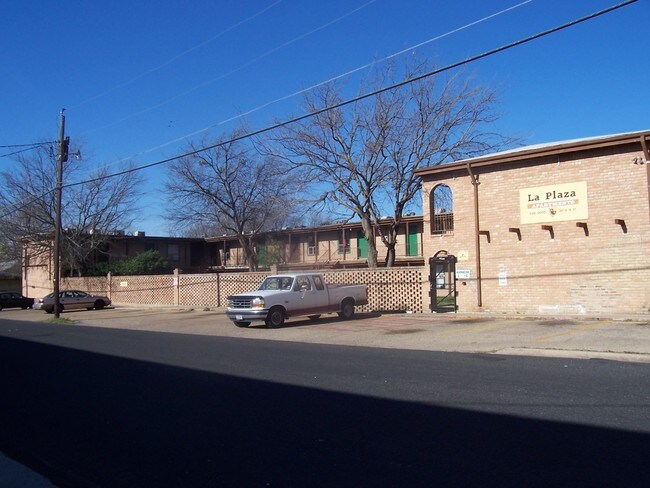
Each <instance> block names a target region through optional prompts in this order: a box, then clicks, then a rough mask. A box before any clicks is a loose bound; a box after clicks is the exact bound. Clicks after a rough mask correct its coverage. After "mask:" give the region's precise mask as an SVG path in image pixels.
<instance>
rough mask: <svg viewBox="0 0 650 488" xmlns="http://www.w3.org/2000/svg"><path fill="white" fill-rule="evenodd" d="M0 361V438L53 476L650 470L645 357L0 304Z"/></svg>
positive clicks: (299, 478) (377, 477) (152, 482)
mask: <svg viewBox="0 0 650 488" xmlns="http://www.w3.org/2000/svg"><path fill="white" fill-rule="evenodd" d="M253 332H254V331H253ZM244 333H246V331H244ZM0 357H1V358H2V363H3V364H2V371H3V373H2V376H1V383H0V388H1V390H0V391H2V392H3V400H2V402H0V414H1V415H0V419H1V420H0V425H1V427H2V428H1V429H0V448H1V449H2V450H3V451H4V452H6V453H7V454H8V455H10V456H11V457H13V458H15V459H18V460H19V461H21V462H23V463H25V464H27V465H28V466H30V467H32V468H33V469H35V470H36V471H38V472H40V473H43V474H45V475H46V476H48V477H49V478H50V479H52V480H53V481H54V482H55V484H57V485H58V486H61V487H64V486H82V487H85V486H88V487H94V486H110V487H115V486H117V487H119V486H129V487H130V486H424V485H426V486H432V485H463V486H479V485H480V486H497V485H498V486H523V485H525V486H549V485H563V486H567V485H569V486H645V485H646V484H647V479H649V477H650V467H649V466H648V463H647V459H649V458H650V447H649V446H650V442H649V441H650V408H649V407H650V365H649V364H643V363H634V362H620V361H605V360H580V359H567V358H539V357H523V356H504V355H498V354H497V355H494V354H492V355H487V354H458V353H445V352H436V351H420V350H401V349H389V348H368V347H358V346H357V347H350V346H340V345H327V344H305V343H299V342H287V341H278V340H272V341H270V340H260V339H249V338H239V337H221V336H214V335H212V336H210V335H200V334H194V333H192V334H179V333H174V334H171V333H161V332H154V331H147V330H124V329H123V328H117V327H115V328H103V327H99V326H97V325H94V326H70V325H50V324H42V323H37V322H25V321H20V322H16V321H11V320H6V319H4V317H3V318H2V319H0Z"/></svg>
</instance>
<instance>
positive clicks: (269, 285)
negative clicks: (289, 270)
mask: <svg viewBox="0 0 650 488" xmlns="http://www.w3.org/2000/svg"><path fill="white" fill-rule="evenodd" d="M292 286H293V278H292V277H291V276H270V277H268V278H266V279H265V280H264V281H263V282H262V284H261V285H260V287H259V289H260V290H291V287H292Z"/></svg>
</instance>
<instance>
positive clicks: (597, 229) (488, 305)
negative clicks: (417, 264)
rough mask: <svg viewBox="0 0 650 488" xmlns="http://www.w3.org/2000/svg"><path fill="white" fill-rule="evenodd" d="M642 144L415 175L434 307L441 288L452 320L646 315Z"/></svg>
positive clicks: (535, 149) (619, 142) (614, 138)
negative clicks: (453, 310) (480, 314)
mask: <svg viewBox="0 0 650 488" xmlns="http://www.w3.org/2000/svg"><path fill="white" fill-rule="evenodd" d="M649 145H650V131H643V132H635V133H627V134H619V135H611V136H604V137H595V138H589V139H580V140H572V141H564V142H558V143H551V144H542V145H537V146H528V147H523V148H519V149H516V150H511V151H506V152H502V153H497V154H492V155H488V156H484V157H479V158H473V159H468V160H464V161H457V162H454V163H451V164H446V165H442V166H434V167H427V168H422V169H420V170H419V171H418V174H419V176H420V177H421V178H422V181H423V192H422V193H423V212H424V232H423V249H424V252H423V254H424V256H426V257H432V256H437V257H438V259H436V260H435V262H434V261H430V263H431V266H432V267H433V269H432V273H431V275H432V278H431V279H432V287H431V288H432V295H433V298H432V300H433V301H435V298H436V297H435V295H436V293H437V294H438V295H442V294H444V293H442V292H440V291H439V290H444V289H447V290H449V291H450V293H451V295H456V305H457V308H458V310H459V311H486V312H487V311H489V312H496V313H520V314H551V315H552V314H589V315H591V316H594V315H598V314H599V313H603V314H611V313H622V314H648V313H650V259H649V254H650V253H649V251H650V204H649V201H650V187H649V182H650V163H649V160H650V154H649V151H648V146H649ZM454 278H455V280H454ZM436 289H438V290H436Z"/></svg>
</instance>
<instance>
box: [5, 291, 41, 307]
mask: <svg viewBox="0 0 650 488" xmlns="http://www.w3.org/2000/svg"><path fill="white" fill-rule="evenodd" d="M33 304H34V299H33V298H27V297H24V296H22V295H21V294H20V293H15V292H13V291H3V292H0V310H2V309H3V308H22V309H23V310H24V309H26V308H31V306H32V305H33Z"/></svg>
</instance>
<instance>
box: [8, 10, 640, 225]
mask: <svg viewBox="0 0 650 488" xmlns="http://www.w3.org/2000/svg"><path fill="white" fill-rule="evenodd" d="M637 1H638V0H627V1H625V2H622V3H619V4H616V5H613V6H611V7H608V8H605V9H603V10H599V11H597V12H594V13H591V14H589V15H586V16H584V17H580V18H579V19H576V20H573V21H571V22H567V23H565V24H561V25H559V26H557V27H553V28H551V29H547V30H545V31H542V32H539V33H537V34H533V35H531V36H528V37H525V38H523V39H520V40H518V41H514V42H511V43H509V44H505V45H503V46H501V47H498V48H495V49H490V50H488V51H484V52H483V53H481V54H477V55H474V56H471V57H468V58H465V59H463V60H461V61H457V62H455V63H452V64H448V65H446V66H444V67H442V68H438V69H434V70H431V71H428V72H426V73H422V74H420V75H417V76H413V77H410V78H406V79H404V80H402V81H400V82H397V83H393V84H391V85H388V86H386V87H383V88H378V89H376V90H373V91H371V92H368V93H364V94H362V95H358V96H356V97H353V98H349V99H347V100H343V101H341V102H339V103H336V104H333V105H330V106H327V107H323V108H321V109H318V110H315V111H313V112H309V113H306V114H303V115H300V116H297V117H293V118H291V119H288V120H285V121H282V122H278V123H275V124H272V125H269V126H266V127H264V128H261V129H257V130H255V131H251V132H248V133H246V134H242V135H240V136H236V137H233V138H230V139H228V140H226V141H222V142H219V143H216V144H211V145H208V146H205V147H202V148H199V149H196V150H193V151H189V152H186V153H183V154H179V155H176V156H173V157H170V158H166V159H162V160H159V161H155V162H152V163H148V164H144V165H140V166H135V167H133V168H129V169H126V170H123V171H118V172H116V173H112V174H109V175H104V176H100V177H97V178H90V179H87V180H84V181H80V182H75V183H68V184H64V185H61V188H71V187H74V186H79V185H83V184H87V183H94V182H97V181H103V180H105V179H109V178H115V177H118V176H122V175H125V174H128V173H134V172H136V171H142V170H145V169H149V168H153V167H156V166H160V165H163V164H166V163H169V162H172V161H176V160H178V159H181V158H185V157H189V156H195V155H197V154H200V153H202V152H205V151H209V150H211V149H215V148H217V147H220V146H224V145H226V144H231V143H233V142H237V141H240V140H244V139H249V138H251V137H255V136H258V135H260V134H264V133H266V132H270V131H273V130H276V129H279V128H282V127H285V126H287V125H290V124H294V123H296V122H300V121H302V120H305V119H308V118H311V117H314V116H316V115H320V114H322V113H325V112H328V111H330V110H336V109H338V108H341V107H344V106H347V105H350V104H353V103H356V102H359V101H361V100H365V99H367V98H370V97H373V96H376V95H379V94H381V93H384V92H387V91H391V90H395V89H397V88H401V87H402V86H405V85H408V84H411V83H414V82H416V81H419V80H423V79H425V78H428V77H431V76H434V75H437V74H440V73H443V72H445V71H449V70H452V69H454V68H458V67H460V66H463V65H465V64H469V63H472V62H474V61H478V60H480V59H483V58H486V57H488V56H492V55H494V54H497V53H500V52H503V51H506V50H508V49H512V48H514V47H517V46H521V45H523V44H526V43H529V42H532V41H534V40H537V39H540V38H542V37H545V36H548V35H550V34H554V33H556V32H559V31H561V30H564V29H567V28H569V27H573V26H575V25H578V24H581V23H583V22H586V21H589V20H592V19H594V18H596V17H600V16H602V15H605V14H607V13H610V12H613V11H615V10H618V9H620V8H622V7H625V6H627V5H630V4H632V3H635V2H637ZM53 191H55V189H51V190H49V191H47V192H45V193H43V194H42V195H41V196H39V197H36V198H34V199H33V200H30V202H28V203H27V204H25V205H22V206H20V207H18V208H15V209H14V210H10V211H9V212H6V213H5V214H3V215H0V219H2V218H4V217H6V216H7V215H10V214H12V213H14V212H16V211H18V210H20V209H22V208H25V207H27V206H28V205H29V204H31V203H32V202H34V201H37V200H38V199H39V198H42V197H43V196H45V195H48V194H50V193H52V192H53Z"/></svg>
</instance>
